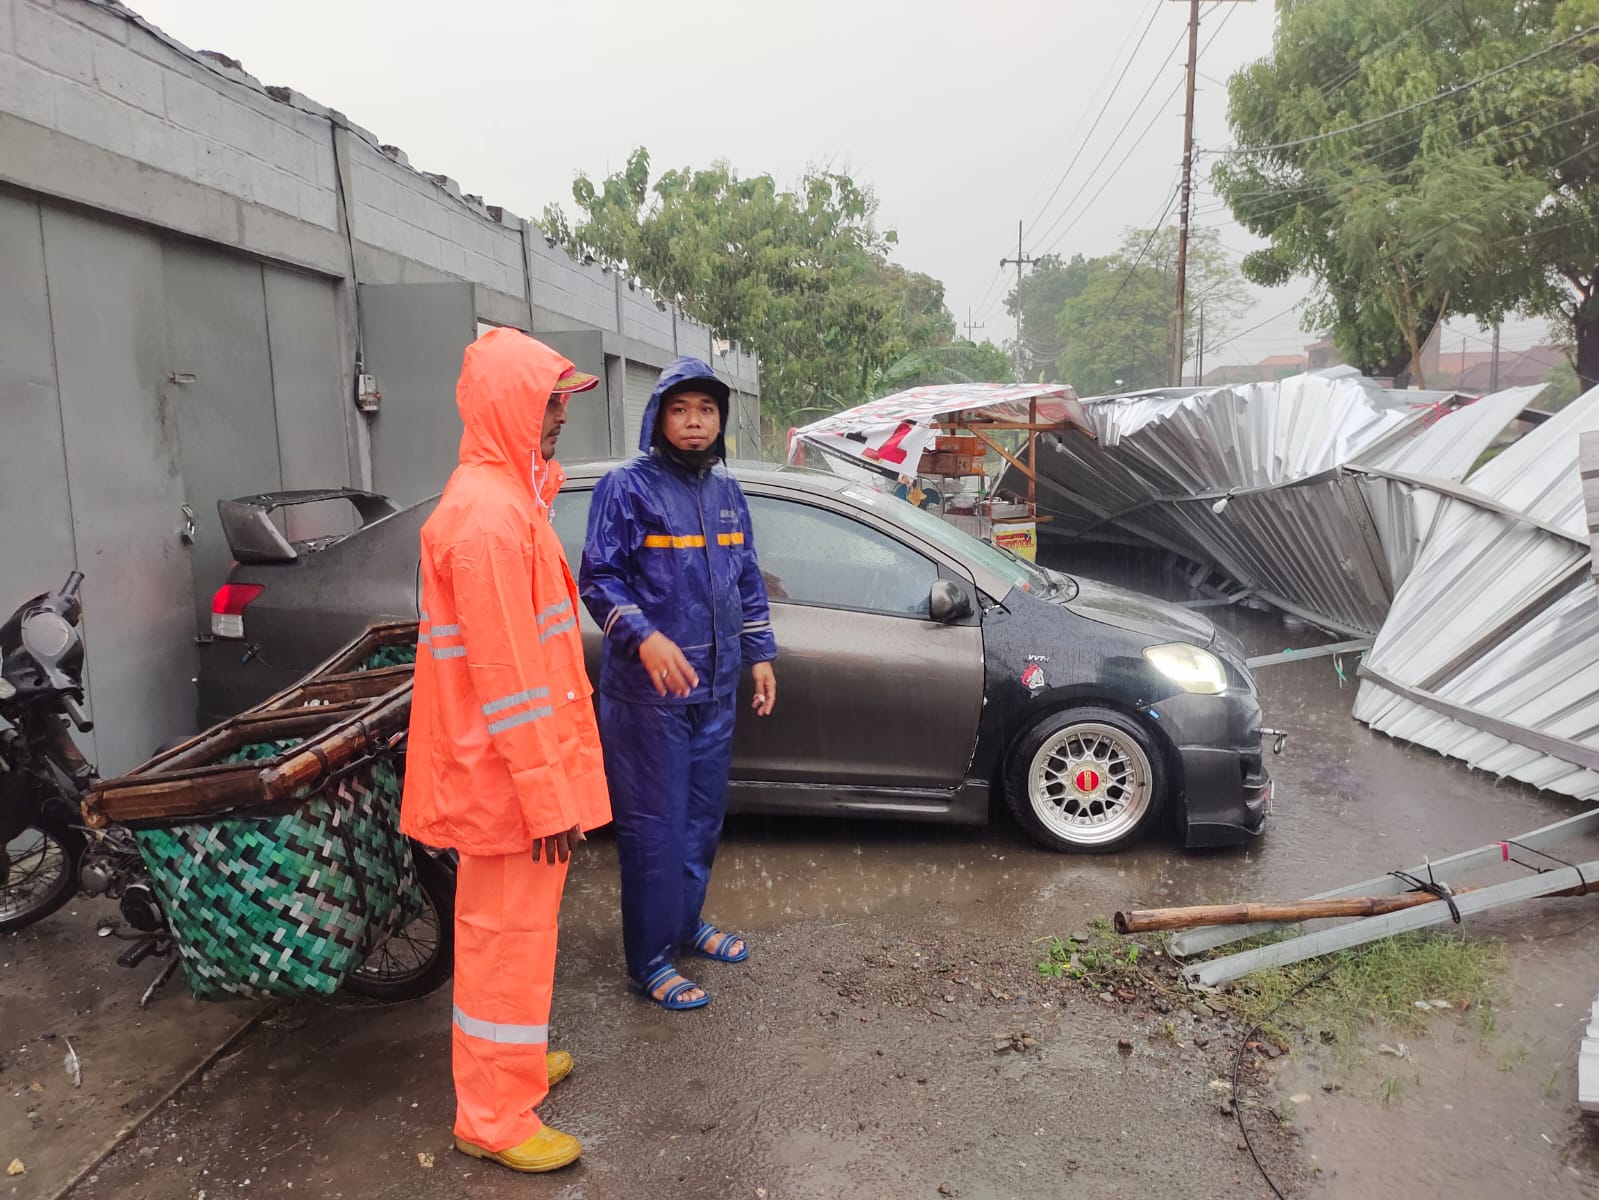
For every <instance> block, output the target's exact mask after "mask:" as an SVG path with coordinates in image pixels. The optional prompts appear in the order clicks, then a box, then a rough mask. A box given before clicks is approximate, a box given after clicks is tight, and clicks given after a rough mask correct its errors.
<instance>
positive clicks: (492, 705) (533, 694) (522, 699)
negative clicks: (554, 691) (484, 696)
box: [483, 688, 550, 717]
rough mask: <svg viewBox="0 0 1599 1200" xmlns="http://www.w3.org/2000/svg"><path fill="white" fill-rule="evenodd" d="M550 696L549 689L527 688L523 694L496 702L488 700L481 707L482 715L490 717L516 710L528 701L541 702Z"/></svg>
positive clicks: (504, 697)
mask: <svg viewBox="0 0 1599 1200" xmlns="http://www.w3.org/2000/svg"><path fill="white" fill-rule="evenodd" d="M549 694H550V689H549V688H529V689H528V690H527V691H525V692H517V693H516V694H515V695H514V696H502V697H501V698H500V699H498V700H490V701H489V702H488V703H487V704H485V705H484V706H483V715H484V716H485V717H492V716H493V715H494V714H495V713H497V712H504V711H505V710H506V709H508V708H516V707H517V706H518V705H522V704H526V703H527V702H528V701H529V700H543V699H545V698H546V697H548V696H549Z"/></svg>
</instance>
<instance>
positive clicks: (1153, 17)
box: [1027, 0, 1170, 233]
mask: <svg viewBox="0 0 1599 1200" xmlns="http://www.w3.org/2000/svg"><path fill="white" fill-rule="evenodd" d="M1161 3H1162V0H1155V3H1154V4H1153V5H1152V6H1151V8H1150V11H1149V21H1148V23H1147V24H1145V26H1144V31H1143V33H1141V34H1139V35H1138V44H1137V45H1136V46H1134V47H1133V52H1132V54H1130V55H1128V57H1127V62H1126V64H1125V65H1124V66H1123V67H1122V69H1121V71H1120V72H1118V73H1117V75H1116V84H1115V86H1114V87H1112V88H1111V89H1110V95H1108V96H1106V97H1105V103H1104V104H1102V105H1100V106H1099V112H1098V113H1096V114H1095V116H1094V121H1093V124H1091V125H1090V126H1089V127H1088V132H1087V133H1086V134H1084V135H1083V140H1082V141H1081V142H1080V143H1079V144H1078V146H1077V153H1076V154H1074V155H1072V160H1071V162H1069V163H1067V164H1066V169H1065V170H1064V171H1062V172H1061V174H1060V178H1059V179H1057V180H1056V181H1055V188H1054V190H1053V191H1052V192H1050V193H1049V199H1047V200H1045V201H1044V203H1042V204H1041V205H1039V206H1038V211H1037V212H1036V213H1034V214H1033V219H1032V220H1031V221H1029V222H1028V223H1027V232H1028V233H1031V232H1032V231H1033V230H1034V229H1036V228H1037V227H1038V222H1039V219H1040V218H1041V217H1043V215H1044V213H1045V212H1046V211H1047V210H1048V209H1049V206H1050V205H1051V204H1053V203H1055V197H1056V196H1058V195H1060V190H1061V188H1063V187H1065V186H1066V180H1067V179H1068V178H1070V176H1071V173H1072V168H1073V167H1075V166H1076V165H1077V161H1078V159H1080V158H1082V156H1083V151H1085V150H1087V149H1088V143H1089V142H1090V141H1092V140H1093V137H1094V133H1095V131H1097V130H1098V129H1099V123H1100V122H1101V121H1102V120H1104V119H1105V114H1106V112H1108V111H1109V110H1110V106H1111V102H1112V101H1113V100H1115V99H1116V93H1117V92H1118V91H1120V90H1121V86H1122V82H1123V81H1124V80H1125V79H1126V78H1127V77H1128V76H1129V75H1130V74H1132V70H1131V68H1132V65H1133V59H1135V58H1137V57H1138V52H1139V51H1140V50H1142V49H1143V48H1144V42H1145V41H1146V40H1148V38H1149V34H1150V31H1151V30H1153V29H1154V28H1155V22H1156V21H1157V20H1159V18H1160V8H1161ZM1123 44H1124V45H1125V43H1123ZM1169 53H1170V52H1169V51H1168V55H1169ZM1118 57H1119V55H1118ZM1107 78H1109V77H1108V76H1107ZM1104 86H1105V85H1104V81H1101V82H1100V87H1104ZM1140 103H1142V101H1140Z"/></svg>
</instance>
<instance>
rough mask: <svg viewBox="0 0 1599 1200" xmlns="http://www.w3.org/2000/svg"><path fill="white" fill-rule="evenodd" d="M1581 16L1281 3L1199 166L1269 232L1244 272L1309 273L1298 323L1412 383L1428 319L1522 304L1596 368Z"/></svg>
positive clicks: (1374, 2)
mask: <svg viewBox="0 0 1599 1200" xmlns="http://www.w3.org/2000/svg"><path fill="white" fill-rule="evenodd" d="M1595 26H1599V0H1451V2H1450V3H1447V4H1440V3H1437V2H1436V0H1278V25H1277V31H1276V35H1275V38H1274V41H1273V46H1272V53H1271V54H1270V56H1268V57H1267V58H1265V59H1263V60H1262V61H1260V62H1258V63H1255V64H1253V65H1251V66H1249V67H1246V68H1244V69H1243V70H1241V71H1239V72H1237V73H1236V74H1235V75H1233V77H1232V79H1231V80H1230V81H1229V85H1228V96H1229V103H1228V120H1229V122H1230V123H1231V125H1232V130H1233V134H1234V138H1235V141H1236V148H1235V150H1234V151H1232V152H1230V153H1229V154H1228V155H1227V156H1225V157H1224V158H1223V159H1222V161H1221V162H1220V163H1218V164H1217V166H1216V167H1215V169H1214V171H1213V172H1212V177H1213V180H1214V183H1215V185H1216V188H1217V190H1218V192H1219V193H1220V194H1221V196H1222V197H1223V199H1224V200H1225V201H1226V202H1227V204H1228V206H1229V207H1230V208H1231V210H1232V212H1233V215H1234V216H1235V217H1236V218H1237V219H1238V220H1239V222H1240V223H1242V224H1243V225H1244V226H1245V227H1246V228H1248V229H1250V230H1251V231H1252V232H1254V233H1256V234H1258V235H1259V236H1261V237H1263V238H1266V239H1267V240H1268V241H1269V242H1270V245H1269V246H1268V247H1267V248H1266V249H1264V250H1261V251H1259V252H1257V253H1255V254H1252V255H1249V256H1248V257H1247V258H1246V259H1245V260H1244V263H1243V269H1244V273H1245V275H1246V276H1247V277H1248V278H1250V279H1252V280H1253V281H1255V282H1257V283H1261V284H1265V285H1268V286H1273V285H1279V284H1282V283H1286V282H1287V281H1288V280H1289V279H1290V278H1293V277H1294V276H1296V275H1305V276H1308V277H1309V278H1310V279H1311V281H1312V283H1313V286H1314V291H1313V294H1312V302H1311V304H1310V305H1308V306H1307V309H1306V312H1305V325H1306V328H1307V329H1311V328H1329V327H1330V328H1331V329H1332V331H1333V336H1334V338H1335V340H1336V341H1337V343H1338V346H1339V348H1340V349H1341V350H1342V351H1343V352H1344V354H1345V356H1346V357H1347V358H1348V359H1349V361H1351V362H1353V363H1355V364H1356V365H1358V366H1360V367H1361V368H1363V369H1365V370H1367V371H1369V372H1371V373H1373V374H1379V375H1392V376H1395V377H1397V378H1400V379H1407V378H1410V379H1413V381H1414V382H1417V383H1422V382H1424V381H1423V380H1422V379H1421V378H1420V349H1421V347H1422V346H1423V345H1424V344H1425V342H1426V341H1427V339H1428V337H1429V336H1430V334H1431V333H1432V331H1433V329H1434V328H1435V327H1436V326H1437V324H1438V323H1439V322H1440V321H1442V320H1444V319H1445V318H1446V317H1447V316H1449V315H1451V314H1462V315H1471V316H1475V317H1477V318H1479V319H1480V320H1482V321H1484V322H1493V321H1496V320H1499V319H1500V318H1502V317H1503V316H1504V315H1505V314H1506V313H1508V312H1512V311H1519V312H1525V313H1534V314H1540V315H1546V316H1550V317H1553V318H1554V319H1555V320H1556V321H1557V322H1559V323H1561V324H1563V325H1565V326H1567V327H1568V328H1569V331H1570V333H1571V336H1572V340H1573V341H1574V343H1575V345H1576V347H1577V358H1578V364H1579V369H1580V370H1581V372H1582V374H1583V375H1584V376H1585V377H1589V378H1592V377H1594V376H1595V375H1599V296H1596V294H1595V283H1596V276H1599V187H1596V186H1595V184H1596V182H1599V181H1596V177H1595V171H1596V169H1599V168H1596V163H1595V159H1594V153H1593V147H1592V136H1593V128H1594V124H1593V119H1592V118H1593V114H1594V112H1595V110H1596V109H1599V69H1596V65H1595V64H1596V60H1599V37H1595V36H1594V35H1593V34H1592V32H1591V31H1592V30H1593V29H1594V27H1595Z"/></svg>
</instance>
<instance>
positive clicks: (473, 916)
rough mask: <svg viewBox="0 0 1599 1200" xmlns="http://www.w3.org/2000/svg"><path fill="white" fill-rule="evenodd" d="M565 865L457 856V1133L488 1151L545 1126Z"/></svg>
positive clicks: (520, 857)
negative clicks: (541, 1109)
mask: <svg viewBox="0 0 1599 1200" xmlns="http://www.w3.org/2000/svg"><path fill="white" fill-rule="evenodd" d="M566 868H567V864H566V863H561V862H558V863H556V864H555V865H554V866H551V865H549V864H547V863H545V861H544V860H543V859H539V860H538V861H537V862H535V861H534V860H533V858H532V856H531V855H528V854H507V855H504V856H503V857H498V858H490V857H481V856H479V855H475V854H463V855H462V856H461V865H460V869H459V870H458V872H457V874H456V882H455V1020H454V1024H453V1026H452V1028H451V1051H452V1059H453V1065H454V1069H455V1132H456V1135H457V1136H458V1137H463V1138H465V1139H466V1140H467V1141H469V1142H472V1143H473V1144H474V1145H478V1146H482V1147H483V1148H484V1149H486V1150H505V1149H508V1148H510V1147H511V1146H519V1145H521V1144H522V1143H523V1142H525V1141H527V1139H528V1138H530V1137H532V1136H533V1135H534V1134H535V1133H537V1132H538V1131H539V1129H540V1128H541V1127H542V1122H541V1121H540V1120H539V1118H538V1116H537V1114H535V1113H534V1111H533V1110H534V1109H535V1108H537V1107H538V1105H539V1104H541V1103H542V1102H543V1100H544V1097H545V1096H546V1095H548V1094H549V1090H550V1083H549V1078H548V1076H547V1075H546V1074H545V1068H544V1053H545V1048H546V1044H547V1043H548V1042H549V1040H550V1037H549V1026H550V990H551V985H552V984H553V982H554V980H555V914H556V910H557V909H558V908H559V907H560V904H561V889H562V888H563V887H564V886H565V885H566Z"/></svg>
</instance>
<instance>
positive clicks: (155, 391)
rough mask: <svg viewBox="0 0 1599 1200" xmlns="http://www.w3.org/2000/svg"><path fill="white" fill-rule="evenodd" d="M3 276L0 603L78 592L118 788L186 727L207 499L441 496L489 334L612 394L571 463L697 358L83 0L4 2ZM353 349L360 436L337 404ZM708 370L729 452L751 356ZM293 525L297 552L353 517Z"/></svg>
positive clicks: (122, 14)
mask: <svg viewBox="0 0 1599 1200" xmlns="http://www.w3.org/2000/svg"><path fill="white" fill-rule="evenodd" d="M235 49H239V48H235ZM0 279H3V280H4V281H5V284H4V286H3V287H0V429H3V431H4V436H3V437H0V513H3V515H4V520H0V556H3V557H4V560H5V562H6V563H7V572H6V578H5V586H6V588H7V589H9V590H8V591H7V592H6V593H5V594H0V609H4V610H5V611H7V612H8V611H9V610H10V608H11V607H12V606H14V605H15V604H16V603H18V602H19V601H20V600H22V599H23V598H25V596H26V595H29V594H32V593H33V592H35V591H40V590H43V589H45V588H47V587H50V586H53V585H55V584H56V583H58V582H59V581H60V579H61V578H62V577H64V576H65V574H66V573H67V571H68V570H69V569H70V568H72V567H73V566H76V567H77V568H78V569H80V570H82V571H84V572H85V573H86V575H87V577H88V582H87V584H86V593H85V595H86V610H87V614H88V625H87V640H88V645H89V684H90V702H91V705H92V707H93V709H94V714H95V716H96V719H97V722H98V727H97V729H96V732H95V734H94V737H93V746H92V747H91V749H92V750H93V752H94V753H95V755H96V756H97V758H98V760H99V763H100V765H101V767H102V769H104V770H107V771H112V772H115V771H120V770H123V769H126V768H127V767H129V766H131V765H133V764H134V763H136V762H138V761H139V760H140V759H142V758H143V757H144V756H145V754H146V753H147V752H148V751H149V750H150V749H151V748H152V747H153V746H154V745H155V744H157V743H158V742H160V741H162V740H164V739H166V738H167V737H169V736H172V735H173V734H175V733H179V732H185V731H187V730H188V729H189V728H190V726H191V714H192V709H193V697H192V689H191V687H190V682H189V681H190V677H191V676H192V673H193V670H194V662H195V655H194V645H193V643H194V639H195V637H196V636H203V635H204V634H205V633H206V631H207V627H208V625H209V597H210V595H211V593H212V591H213V590H214V589H215V588H216V587H217V586H218V585H219V584H220V583H221V581H222V578H223V576H224V575H225V573H226V571H227V569H228V565H229V559H228V555H227V550H226V545H225V542H224V540H223V539H222V536H221V532H220V528H219V525H218V522H217V518H216V502H217V501H218V500H219V499H222V498H226V497H228V496H235V495H242V494H246V493H249V492H252V491H258V490H269V489H276V488H306V487H315V486H325V485H330V484H344V483H356V484H362V483H376V485H377V486H379V487H380V488H385V489H390V490H392V492H393V494H395V495H396V496H398V497H400V498H402V499H407V500H415V499H421V498H423V497H425V496H427V495H429V494H431V493H432V492H434V491H437V489H438V487H439V486H441V485H442V483H443V480H444V477H445V476H446V475H447V473H448V470H449V468H450V467H451V466H452V465H453V462H454V452H455V446H456V443H457V440H458V437H459V423H458V419H457V418H456V415H455V407H454V382H455V376H456V374H457V373H458V371H459V367H460V355H461V351H462V349H463V348H464V347H465V345H466V344H467V342H468V341H469V340H470V339H471V338H472V337H473V336H474V333H475V330H476V329H477V327H478V324H479V323H481V322H489V323H493V324H501V325H511V326H514V327H517V328H521V329H526V330H529V331H531V332H533V333H535V334H543V333H548V334H549V339H550V341H551V342H552V344H555V345H557V347H558V348H560V349H561V350H562V351H563V352H564V353H566V354H567V356H568V357H569V358H572V359H573V360H574V361H575V362H577V363H578V364H579V366H580V367H582V368H583V369H585V370H590V371H594V372H595V373H596V374H600V375H601V376H602V378H603V379H604V380H605V384H604V385H603V387H602V389H601V390H599V391H598V392H596V393H592V394H590V395H589V396H586V397H583V398H582V407H580V408H578V409H575V410H574V415H573V420H572V422H571V423H570V424H569V426H568V431H567V434H566V438H565V441H564V443H563V453H564V455H565V456H566V457H569V458H573V459H575V458H577V457H591V456H602V455H605V454H613V453H628V452H630V451H631V448H632V445H633V439H634V437H635V436H636V434H635V432H634V431H627V433H626V435H625V436H624V437H621V438H618V437H617V436H616V435H617V432H618V431H617V429H616V426H618V425H619V424H620V423H621V418H622V408H623V381H624V379H625V378H626V377H627V374H628V368H629V367H632V368H633V369H634V372H635V375H637V374H639V373H641V372H646V371H647V372H654V371H658V370H659V369H660V368H661V367H662V366H664V365H665V364H666V363H667V362H668V361H669V360H670V359H671V358H673V357H675V356H676V355H677V354H679V353H692V354H696V355H698V356H700V357H705V356H707V355H710V354H711V353H712V342H711V338H710V335H709V331H708V330H706V329H705V328H704V327H703V326H700V325H697V324H695V323H694V322H692V321H690V320H689V319H687V318H686V317H684V316H683V315H682V314H680V313H678V312H677V311H675V309H673V308H672V307H671V306H670V305H666V304H662V303H660V302H659V301H657V300H656V298H655V297H653V296H651V295H650V294H649V293H648V292H646V291H645V290H643V289H642V288H639V287H637V286H629V284H628V281H627V280H625V279H622V278H619V277H618V276H617V275H616V274H615V273H614V272H605V271H602V270H601V269H600V268H598V267H595V266H584V265H582V264H580V263H576V262H574V261H573V260H572V259H570V258H569V257H568V256H567V255H566V254H564V253H563V252H562V251H560V250H558V249H556V248H554V247H551V246H550V245H548V244H547V243H546V242H545V240H544V237H543V235H542V234H541V233H540V232H539V231H538V230H537V229H536V228H534V227H533V226H531V225H529V224H528V223H527V222H525V221H523V220H521V219H520V218H518V217H516V216H515V215H514V214H511V213H509V212H506V211H505V210H503V209H500V208H496V207H492V206H489V205H485V204H484V203H482V201H480V200H478V199H477V198H475V197H472V196H468V195H466V194H465V193H463V192H462V190H461V188H460V186H459V185H458V184H456V183H455V182H454V181H453V180H450V179H448V178H446V177H444V176H442V175H429V174H425V173H423V172H421V171H418V170H415V169H413V168H412V167H411V165H410V164H409V161H408V160H407V158H406V156H405V154H404V153H403V151H400V150H397V149H395V148H393V147H386V146H383V145H381V143H380V142H379V139H378V138H377V137H376V136H375V135H374V134H371V133H369V132H368V131H366V130H364V129H362V128H360V127H359V126H356V125H354V124H353V123H351V122H350V121H349V120H348V119H346V118H345V117H344V116H342V115H341V114H339V113H337V112H334V111H332V110H329V109H327V108H324V107H322V106H321V105H318V104H316V103H315V102H314V101H311V100H309V99H307V98H306V97H304V96H302V95H300V94H299V93H296V92H293V91H292V90H290V89H287V88H273V89H270V90H269V89H267V88H265V87H263V86H262V84H261V83H260V82H259V81H258V80H255V79H254V78H252V77H251V76H249V75H247V74H245V73H243V72H241V71H239V70H237V69H235V68H233V67H231V66H229V65H227V64H225V63H223V62H222V61H221V60H219V59H217V58H214V57H209V56H202V55H199V54H196V53H195V52H193V51H190V50H189V49H187V48H186V47H183V46H181V45H179V44H178V43H176V42H174V41H173V40H171V39H170V38H168V37H166V36H165V35H164V34H161V33H160V32H159V31H157V30H155V29H153V28H152V27H150V26H148V25H146V24H145V23H144V22H142V21H141V20H140V19H139V18H137V17H136V16H134V15H133V14H132V13H130V12H129V11H128V10H126V9H123V8H121V7H119V6H115V5H112V4H109V3H103V2H100V0H54V2H53V3H49V2H45V0H0ZM358 288H359V289H360V291H361V296H360V305H359V308H360V310H361V320H360V321H358V320H357V307H358V306H357V289H358ZM358 356H360V357H361V358H362V361H364V363H365V367H366V370H368V371H369V372H371V373H372V374H374V375H375V376H376V377H377V383H378V387H379V388H380V390H381V391H382V392H383V401H382V405H381V408H380V411H379V413H378V414H377V415H375V416H368V415H363V414H361V413H359V412H357V410H356V409H355V406H354V404H353V401H352V397H353V391H354V378H355V374H356V363H357V360H358ZM712 361H713V364H714V365H715V367H716V369H717V370H718V372H719V373H721V374H722V375H723V376H724V378H726V379H727V380H728V382H729V383H730V385H732V386H733V387H734V389H735V390H736V391H737V392H738V393H739V394H740V397H741V399H740V402H739V404H738V405H737V406H736V408H737V410H738V418H737V419H736V420H735V428H734V430H733V432H734V434H735V437H736V438H737V441H738V446H739V450H740V451H741V452H742V453H744V454H748V453H749V452H750V449H751V447H752V439H750V438H749V437H748V436H747V434H746V436H743V437H738V434H739V433H740V432H741V430H740V426H741V425H742V426H748V425H749V424H750V423H751V422H752V421H753V420H755V411H758V410H757V409H756V408H755V406H757V405H758V396H759V378H758V371H757V366H756V363H755V361H754V359H753V358H752V357H751V356H750V355H747V354H744V353H742V352H740V351H739V350H738V349H737V348H736V347H732V348H729V351H728V353H726V354H723V355H715V356H714V357H713V358H712ZM185 506H187V507H188V508H189V509H190V510H192V511H193V514H194V525H195V528H194V534H193V538H192V541H191V540H189V539H187V538H186V537H185V536H184V532H185V524H186V521H185V517H184V508H185ZM285 519H286V520H287V521H288V522H289V531H290V533H291V535H292V536H295V537H305V536H311V535H313V534H319V533H326V532H336V531H338V530H339V529H340V528H341V526H340V525H339V522H341V521H347V520H348V516H347V514H346V513H344V512H332V513H324V512H321V511H319V510H318V509H315V508H312V509H303V510H299V511H296V512H292V513H290V514H287V515H286V518H285ZM0 615H3V614H0Z"/></svg>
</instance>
